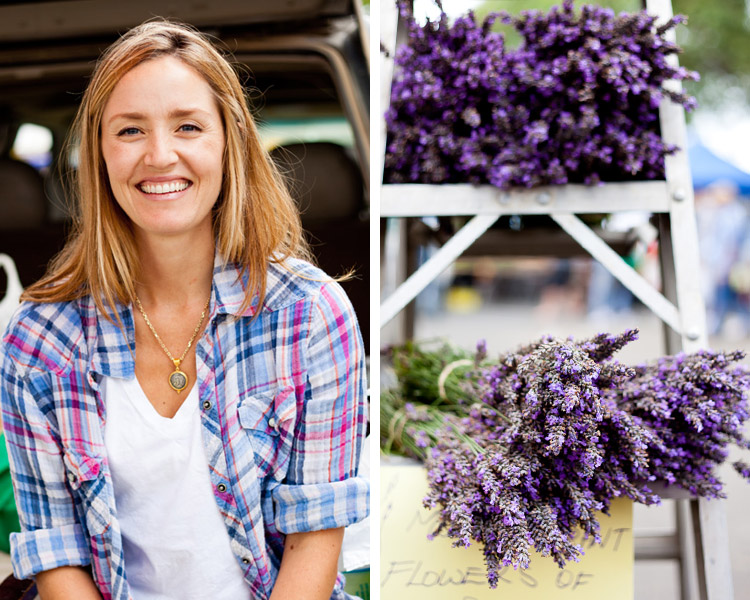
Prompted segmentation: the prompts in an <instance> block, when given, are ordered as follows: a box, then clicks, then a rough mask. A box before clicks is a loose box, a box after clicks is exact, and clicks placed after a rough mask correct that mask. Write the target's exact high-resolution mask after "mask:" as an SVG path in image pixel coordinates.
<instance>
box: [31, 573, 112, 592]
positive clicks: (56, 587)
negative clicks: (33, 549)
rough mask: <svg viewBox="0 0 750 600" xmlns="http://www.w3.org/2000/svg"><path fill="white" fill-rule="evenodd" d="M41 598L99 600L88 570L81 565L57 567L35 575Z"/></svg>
mask: <svg viewBox="0 0 750 600" xmlns="http://www.w3.org/2000/svg"><path fill="white" fill-rule="evenodd" d="M36 589H37V591H38V592H39V597H40V598H41V600H101V598H102V597H101V595H100V594H99V590H98V589H97V588H96V585H95V584H94V580H93V579H92V578H91V575H90V574H89V572H88V571H87V570H86V569H84V568H82V567H58V568H57V569H51V570H49V571H42V572H41V573H38V574H37V576H36Z"/></svg>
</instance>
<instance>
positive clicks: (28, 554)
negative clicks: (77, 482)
mask: <svg viewBox="0 0 750 600" xmlns="http://www.w3.org/2000/svg"><path fill="white" fill-rule="evenodd" d="M1 376H2V387H1V388H0V396H1V397H2V421H3V429H4V430H5V437H6V444H7V448H8V458H9V462H10V470H11V476H12V479H13V488H14V493H15V498H16V506H17V509H18V515H19V521H20V523H21V529H22V531H21V532H20V533H13V534H11V536H10V545H11V558H12V562H13V572H14V574H15V576H16V577H18V578H21V579H26V578H29V577H32V576H33V575H36V574H37V573H39V572H41V571H46V570H49V569H54V568H56V567H60V566H65V565H87V564H89V563H90V562H91V558H90V549H89V544H88V540H87V538H86V536H85V534H84V531H83V529H82V527H81V525H80V523H79V521H78V518H77V513H76V507H75V500H74V498H73V496H72V494H71V491H70V489H69V487H68V485H67V481H66V473H67V470H66V468H65V466H64V462H63V456H62V452H61V450H60V445H59V444H58V443H57V441H56V439H55V436H54V435H53V434H52V432H51V430H50V426H49V422H48V420H47V418H46V417H45V415H44V413H43V411H42V410H41V409H40V407H39V401H38V398H39V397H40V395H41V394H45V393H49V386H48V385H47V384H48V382H49V377H50V375H49V374H44V373H38V374H34V375H32V376H21V375H20V374H19V373H18V370H17V368H16V365H15V362H14V360H13V359H12V358H11V357H10V356H9V355H8V354H6V353H3V356H2V373H1ZM45 390H46V391H45Z"/></svg>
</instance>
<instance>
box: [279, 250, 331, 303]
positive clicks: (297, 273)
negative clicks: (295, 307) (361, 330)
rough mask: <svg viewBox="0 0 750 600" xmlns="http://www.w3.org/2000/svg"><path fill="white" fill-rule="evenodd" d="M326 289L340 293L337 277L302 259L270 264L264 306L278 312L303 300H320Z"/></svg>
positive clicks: (288, 259) (290, 259) (289, 259)
mask: <svg viewBox="0 0 750 600" xmlns="http://www.w3.org/2000/svg"><path fill="white" fill-rule="evenodd" d="M324 290H333V291H335V293H343V292H341V287H340V286H339V284H338V282H337V281H336V279H335V278H334V277H331V276H330V275H328V274H327V273H326V272H325V271H323V270H322V269H320V268H319V267H316V266H315V265H313V264H311V263H309V262H307V261H306V260H302V259H299V258H287V259H286V260H284V261H283V262H271V263H269V266H268V277H267V280H266V298H265V302H264V304H265V306H266V308H267V309H270V310H277V309H279V308H283V307H284V306H288V305H290V304H294V303H295V302H298V301H300V300H312V301H314V300H315V299H317V298H318V297H319V296H320V295H321V293H322V292H323V291H324Z"/></svg>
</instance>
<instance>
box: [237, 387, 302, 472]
mask: <svg viewBox="0 0 750 600" xmlns="http://www.w3.org/2000/svg"><path fill="white" fill-rule="evenodd" d="M295 415H296V404H295V396H294V388H293V387H286V388H281V389H279V390H276V391H265V392H255V393H253V394H249V395H246V396H244V397H243V398H240V401H239V404H238V406H237V416H238V418H239V422H240V426H241V427H242V429H243V430H244V431H245V432H246V433H247V435H248V438H249V440H250V443H251V444H252V447H253V452H254V454H255V463H256V466H257V467H258V470H259V471H260V476H261V477H266V476H268V475H272V476H273V477H274V478H275V479H277V480H278V481H282V480H283V479H284V475H285V473H286V470H287V467H288V465H289V455H290V452H291V449H292V441H293V438H294V423H295V421H296V418H295Z"/></svg>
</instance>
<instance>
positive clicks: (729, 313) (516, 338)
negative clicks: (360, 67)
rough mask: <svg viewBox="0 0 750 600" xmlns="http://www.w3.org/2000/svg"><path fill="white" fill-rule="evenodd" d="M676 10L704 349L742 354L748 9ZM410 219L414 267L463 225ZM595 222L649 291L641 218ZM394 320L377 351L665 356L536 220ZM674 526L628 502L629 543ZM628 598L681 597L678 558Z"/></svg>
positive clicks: (487, 242) (649, 243) (732, 501)
mask: <svg viewBox="0 0 750 600" xmlns="http://www.w3.org/2000/svg"><path fill="white" fill-rule="evenodd" d="M558 4H560V2H555V1H551V0H524V1H520V0H495V1H483V2H482V1H476V2H470V1H466V0H443V2H442V6H443V8H444V9H445V11H446V12H447V13H448V14H449V15H451V16H457V15H459V14H462V13H463V12H465V11H466V10H468V9H472V10H474V11H475V13H476V14H477V15H478V16H479V17H480V18H481V17H482V16H484V15H487V14H488V13H490V12H494V11H501V10H505V11H508V12H511V13H516V12H519V11H520V10H524V9H532V8H533V9H541V10H547V9H549V8H550V7H552V6H553V5H558ZM581 4H582V2H576V5H577V6H580V5H581ZM597 4H601V5H604V6H609V7H612V8H613V9H615V10H617V11H620V10H628V11H634V10H639V9H640V8H641V4H640V2H634V1H628V0H612V1H601V2H597ZM672 6H673V10H674V12H675V14H685V15H687V16H688V18H689V24H688V26H679V27H678V29H677V41H678V43H679V44H680V45H681V46H682V47H683V49H684V53H683V54H682V55H681V56H680V64H681V65H683V66H685V67H687V68H689V69H692V70H696V71H698V72H699V73H700V75H701V80H700V82H697V83H692V82H690V83H689V84H688V85H686V86H685V87H686V88H687V89H688V90H689V91H690V93H691V94H693V95H695V96H696V97H697V99H698V101H699V108H698V109H697V110H696V111H695V112H694V113H693V114H691V115H688V131H689V140H690V142H689V148H688V152H689V157H690V167H691V171H692V177H693V184H694V187H695V190H696V218H697V223H698V229H699V238H700V255H701V264H700V265H696V268H695V276H696V277H701V279H702V287H703V292H704V300H705V304H706V310H707V317H708V327H709V333H710V344H711V346H712V347H713V348H716V349H726V350H731V349H737V348H740V349H744V350H746V351H750V152H748V150H747V140H748V139H750V100H749V99H750V61H748V57H749V56H750V1H748V0H725V1H722V2H705V1H702V0H673V2H672ZM415 14H416V15H417V16H418V18H419V17H420V16H421V18H425V17H429V18H431V19H436V18H437V17H438V15H439V9H438V8H437V7H436V5H435V3H434V2H432V1H431V0H418V1H417V2H415ZM503 31H504V32H505V33H506V35H507V36H508V37H509V38H511V39H513V36H515V34H514V32H511V31H509V30H508V29H507V28H506V29H503ZM515 39H516V40H517V39H518V38H517V37H515ZM511 43H512V42H511ZM409 221H410V223H409V225H408V230H407V236H408V238H409V240H410V245H411V246H412V247H413V248H414V249H415V252H414V256H413V257H411V259H410V260H411V261H412V265H413V266H416V265H418V264H421V263H422V262H424V261H425V260H426V259H427V258H429V256H430V255H431V254H432V253H433V252H434V251H435V250H436V249H437V247H438V245H439V244H440V243H443V242H444V241H445V240H446V239H447V238H446V235H447V234H446V232H447V231H449V230H451V229H455V228H457V227H458V226H460V224H461V223H462V222H463V221H459V222H450V221H451V220H450V219H446V218H442V219H441V220H438V219H429V218H427V219H410V220H409ZM600 226H601V231H602V234H603V235H604V237H605V238H606V239H607V241H608V242H609V243H610V245H612V246H613V247H614V248H616V249H617V250H618V252H620V254H621V255H622V256H623V257H624V258H625V260H626V261H627V262H629V263H630V264H631V265H633V266H634V267H635V268H636V269H637V270H638V271H639V272H640V273H641V274H642V275H643V276H644V277H646V278H647V279H648V280H650V281H651V282H652V283H653V284H654V286H656V287H657V288H658V287H659V285H660V281H659V265H658V252H659V248H658V240H657V232H656V229H655V228H654V226H653V225H652V219H651V215H650V214H648V213H636V212H631V213H624V214H618V215H616V216H606V215H603V216H602V219H601V223H600ZM386 227H387V225H386ZM386 239H387V236H386ZM543 244H544V245H546V247H547V248H549V247H550V246H551V247H552V248H554V249H555V250H554V252H553V253H552V254H553V255H550V256H539V255H538V254H539V252H538V251H537V249H538V248H539V247H540V245H543ZM399 251H400V250H399V249H398V247H395V246H394V247H389V246H388V244H387V243H386V245H385V247H384V258H383V260H384V262H385V263H386V264H388V263H389V262H391V261H398V260H399V259H400V258H401V259H403V257H400V258H399V256H398V255H397V253H398V252H399ZM382 284H383V296H384V297H385V296H387V295H388V292H389V289H390V290H392V287H391V288H389V286H391V285H392V282H390V281H388V280H387V279H386V280H384V281H383V282H382ZM399 319H400V320H399V321H398V322H393V323H391V324H390V325H388V326H387V327H386V328H384V329H383V331H382V340H381V341H382V342H383V343H388V342H389V341H394V340H397V339H398V338H399V328H402V329H400V331H409V330H411V331H413V337H414V339H417V340H432V339H436V338H445V339H447V340H449V341H450V342H451V343H452V344H455V345H459V346H463V347H465V348H472V347H474V346H475V345H476V343H477V341H478V340H480V339H484V340H486V341H487V344H488V348H489V351H490V355H492V354H493V353H499V352H501V351H503V350H506V349H510V348H514V347H516V346H518V345H520V344H522V343H526V342H529V341H531V340H533V339H537V338H538V337H540V336H541V335H544V334H552V335H555V336H563V337H567V336H574V337H576V338H581V337H586V336H589V335H591V334H595V333H598V332H601V331H610V332H619V331H622V330H624V329H626V328H632V327H637V328H638V329H639V330H640V332H641V333H640V340H639V341H638V342H637V343H634V344H631V345H630V347H626V348H625V349H624V350H623V351H622V352H621V353H620V358H621V359H622V360H623V361H625V362H632V363H635V362H641V361H647V360H651V359H655V358H656V357H658V356H660V355H662V354H664V347H665V346H664V331H663V325H662V323H661V321H660V320H659V319H658V318H657V317H656V316H654V315H653V314H651V313H650V311H649V310H647V309H646V308H644V307H643V306H642V305H641V304H640V302H639V301H638V300H637V299H634V298H633V296H632V295H631V294H630V292H629V291H628V290H626V289H625V288H624V287H623V286H622V285H621V284H620V283H619V282H618V281H616V280H615V279H614V278H613V277H612V276H611V275H610V274H609V273H608V272H607V271H606V270H605V269H604V268H603V267H601V266H600V265H599V264H598V263H596V262H595V261H592V260H591V259H590V258H587V257H585V256H583V255H582V252H581V251H580V249H579V248H577V247H576V244H575V242H573V241H572V240H570V239H569V238H567V236H566V235H564V234H563V233H562V232H561V231H560V230H559V229H554V224H553V223H552V221H551V220H548V219H547V218H546V217H538V216H536V217H526V216H511V217H504V218H502V219H501V220H500V221H499V222H498V224H496V225H495V226H493V228H492V229H491V230H490V231H489V232H488V233H487V234H485V235H484V236H483V237H482V238H481V239H480V240H479V241H478V242H477V243H475V244H474V245H473V246H472V247H471V248H470V249H469V250H468V252H467V253H466V254H465V255H464V256H463V257H462V258H460V259H459V260H458V261H456V263H454V265H453V266H452V267H451V268H450V269H448V270H447V271H445V272H444V273H443V274H442V275H441V276H439V277H438V279H437V280H436V281H435V282H433V283H432V284H431V285H429V286H428V287H427V288H426V289H425V290H424V291H423V292H422V293H421V294H420V295H419V296H418V297H417V300H416V302H415V306H414V308H413V309H412V310H410V311H406V314H405V315H402V316H400V317H399ZM746 362H747V359H746ZM732 458H733V459H734V458H737V457H735V456H732ZM721 475H722V479H723V480H724V481H725V482H726V492H727V494H728V496H729V500H728V502H727V519H728V523H729V535H730V553H731V561H732V572H733V580H734V592H735V598H736V599H737V600H745V599H750V521H749V520H748V519H747V518H746V514H745V509H746V507H747V506H748V505H749V504H750V486H749V485H748V484H747V482H743V481H741V480H740V478H739V477H738V476H737V475H735V474H734V473H733V472H732V470H731V468H728V469H726V470H725V471H724V472H722V474H721ZM674 519H675V517H674V506H673V503H671V502H667V503H665V505H663V506H661V507H655V508H646V507H643V506H636V509H635V528H636V534H642V535H648V534H660V533H668V532H670V531H673V529H674ZM635 591H636V593H635V598H637V599H638V600H652V599H657V598H658V599H659V600H673V599H674V600H678V599H679V598H680V584H679V569H678V564H677V561H669V560H660V561H637V562H636V570H635Z"/></svg>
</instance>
